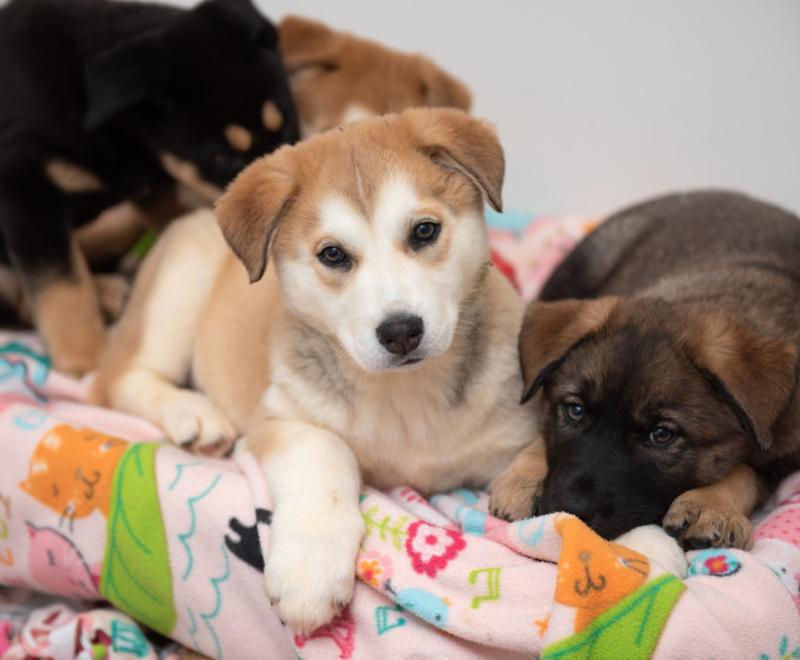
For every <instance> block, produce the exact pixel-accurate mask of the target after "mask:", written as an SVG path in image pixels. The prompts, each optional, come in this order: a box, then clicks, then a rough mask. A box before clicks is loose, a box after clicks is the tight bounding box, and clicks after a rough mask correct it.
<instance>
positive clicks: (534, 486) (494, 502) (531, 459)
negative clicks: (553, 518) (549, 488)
mask: <svg viewBox="0 0 800 660" xmlns="http://www.w3.org/2000/svg"><path fill="white" fill-rule="evenodd" d="M546 476H547V459H546V457H545V446H544V440H543V439H542V438H539V439H537V440H536V442H534V443H533V444H531V445H528V446H527V447H526V448H525V449H523V450H522V451H521V452H520V453H519V454H517V456H516V458H515V459H514V460H513V461H512V462H511V464H510V465H509V466H508V467H507V468H506V469H505V470H504V471H503V472H502V473H500V475H499V476H498V477H497V479H495V480H494V482H493V483H492V485H491V486H490V491H491V497H490V500H489V510H490V511H491V512H492V515H493V516H496V517H498V518H504V519H505V520H509V521H510V520H522V519H523V518H530V517H531V516H535V515H537V513H538V509H539V499H540V498H541V496H542V485H543V484H544V478H545V477H546Z"/></svg>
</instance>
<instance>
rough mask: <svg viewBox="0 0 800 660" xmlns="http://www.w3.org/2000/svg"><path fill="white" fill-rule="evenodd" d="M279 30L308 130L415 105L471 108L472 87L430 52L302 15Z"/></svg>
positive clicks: (293, 18) (287, 22)
mask: <svg viewBox="0 0 800 660" xmlns="http://www.w3.org/2000/svg"><path fill="white" fill-rule="evenodd" d="M278 30H279V34H280V45H281V53H282V55H283V59H284V63H285V65H286V69H287V71H288V73H289V76H290V80H291V86H292V92H293V93H294V97H295V99H296V102H297V108H298V113H299V115H300V121H301V125H302V128H303V135H304V136H306V135H311V134H314V133H318V132H320V131H324V130H327V129H329V128H333V127H334V126H339V125H340V124H345V123H348V122H350V121H352V120H354V119H361V118H363V117H367V116H371V115H383V114H386V113H389V112H400V111H401V110H405V109H407V108H413V107H452V108H460V109H462V110H469V107H470V93H469V90H468V89H467V87H466V86H465V85H464V84H463V83H462V82H460V81H459V80H457V79H456V78H454V77H453V76H451V75H450V74H448V73H447V72H446V71H444V70H442V69H441V68H439V67H438V66H436V65H435V64H434V63H433V62H431V61H430V60H429V59H427V58H426V57H423V56H421V55H408V54H405V53H400V52H397V51H393V50H390V49H388V48H385V47H384V46H381V45H380V44H378V43H375V42H373V41H369V40H367V39H361V38H358V37H354V36H352V35H349V34H345V33H343V32H337V31H335V30H331V29H330V28H328V27H327V26H325V25H323V24H322V23H318V22H316V21H310V20H308V19H305V18H300V17H298V16H288V17H286V18H285V19H283V21H282V22H281V23H280V25H279V26H278Z"/></svg>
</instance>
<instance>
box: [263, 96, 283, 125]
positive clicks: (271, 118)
mask: <svg viewBox="0 0 800 660" xmlns="http://www.w3.org/2000/svg"><path fill="white" fill-rule="evenodd" d="M261 120H262V121H263V122H264V126H265V127H266V128H267V130H269V131H277V130H278V129H279V128H280V127H281V126H283V115H282V114H281V111H280V110H278V106H277V105H275V102H274V101H267V102H266V103H265V104H264V107H263V108H262V109H261Z"/></svg>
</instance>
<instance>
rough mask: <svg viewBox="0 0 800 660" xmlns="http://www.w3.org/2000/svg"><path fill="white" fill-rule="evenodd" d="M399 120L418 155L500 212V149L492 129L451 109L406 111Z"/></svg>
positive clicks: (501, 164) (498, 141) (502, 164)
mask: <svg viewBox="0 0 800 660" xmlns="http://www.w3.org/2000/svg"><path fill="white" fill-rule="evenodd" d="M400 117H401V118H402V120H403V121H406V122H407V123H408V124H409V125H410V126H411V129H412V131H413V134H414V139H415V141H416V142H417V144H418V146H419V149H420V151H422V152H423V153H424V154H425V155H427V156H428V157H430V158H431V159H432V160H433V161H434V162H436V163H437V164H438V165H440V166H442V167H444V168H446V169H448V170H453V171H456V172H459V173H460V174H462V175H463V176H465V177H466V178H467V179H469V180H470V181H471V182H472V183H473V185H475V186H476V187H477V188H478V190H480V191H481V192H482V193H483V195H484V196H485V197H486V199H487V200H488V202H489V204H490V205H491V207H492V208H493V209H495V210H496V211H501V210H502V208H503V202H502V190H503V177H504V175H505V159H504V157H503V147H502V146H500V140H499V139H498V137H497V132H496V131H495V129H494V127H493V126H492V125H491V124H489V123H488V122H486V121H482V120H480V119H475V118H474V117H470V116H469V115H468V114H466V113H465V112H462V111H461V110H455V109H424V108H415V109H412V110H406V111H405V112H403V113H402V114H401V115H400Z"/></svg>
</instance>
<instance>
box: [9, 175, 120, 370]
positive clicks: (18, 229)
mask: <svg viewBox="0 0 800 660" xmlns="http://www.w3.org/2000/svg"><path fill="white" fill-rule="evenodd" d="M23 171H27V170H21V172H20V173H18V174H15V175H14V177H10V178H7V179H4V181H3V182H2V186H0V230H1V231H2V236H3V241H4V243H5V246H6V249H7V251H8V254H9V258H10V260H11V263H12V264H13V265H14V267H15V269H16V271H17V273H18V274H19V276H20V281H21V283H22V288H23V291H24V293H25V297H26V299H27V305H28V307H29V309H30V310H31V311H32V315H33V321H34V325H35V326H36V329H37V330H38V331H39V334H40V335H41V336H42V339H43V341H44V343H45V345H46V346H47V349H48V351H49V353H50V357H51V359H52V361H53V366H54V367H55V368H56V369H58V370H59V371H64V372H67V373H70V374H73V375H75V376H80V375H82V374H84V373H86V372H87V371H91V370H92V369H94V368H95V367H96V366H97V362H98V360H99V358H100V353H101V351H102V350H103V345H104V342H105V327H104V325H103V319H102V315H101V313H100V307H99V305H98V301H97V294H96V292H95V289H94V286H93V284H92V279H91V276H90V274H89V268H88V266H87V265H86V260H85V258H84V256H83V254H82V253H81V252H80V250H79V249H78V247H77V245H76V244H75V242H74V241H73V240H72V238H71V235H70V234H71V232H70V228H69V226H68V222H67V215H66V210H65V207H64V203H63V197H62V194H61V193H60V192H59V191H58V190H56V189H55V188H53V186H52V185H51V184H50V183H48V182H47V180H46V179H43V177H42V176H41V175H36V174H35V173H31V174H30V177H27V176H26V177H22V172H23Z"/></svg>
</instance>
